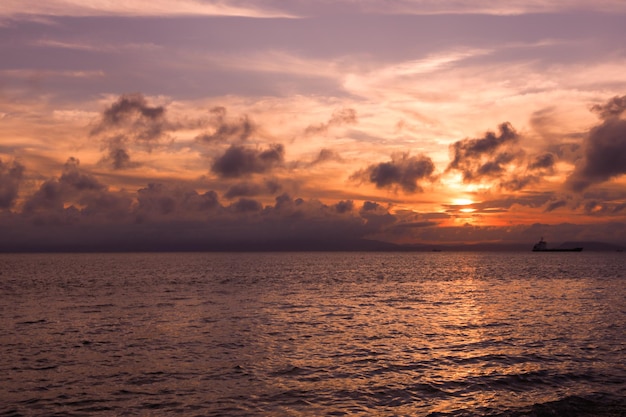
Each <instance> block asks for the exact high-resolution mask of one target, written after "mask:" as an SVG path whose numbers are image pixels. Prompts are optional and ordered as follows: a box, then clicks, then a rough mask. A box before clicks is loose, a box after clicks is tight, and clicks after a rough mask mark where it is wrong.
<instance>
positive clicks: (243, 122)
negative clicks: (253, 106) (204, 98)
mask: <svg viewBox="0 0 626 417" xmlns="http://www.w3.org/2000/svg"><path fill="white" fill-rule="evenodd" d="M210 113H211V115H212V119H211V121H210V124H211V125H212V126H213V128H214V130H213V132H211V133H202V134H201V135H198V136H197V137H196V140H198V141H200V142H205V143H213V142H227V141H234V140H236V141H241V142H243V141H245V140H247V139H249V138H250V137H251V136H252V135H253V134H255V133H256V132H257V126H256V125H255V124H254V123H253V122H252V121H251V120H250V119H249V117H248V116H247V115H244V116H242V117H241V118H240V119H239V120H237V121H229V120H227V119H226V108H225V107H221V106H219V107H214V108H213V109H211V111H210Z"/></svg>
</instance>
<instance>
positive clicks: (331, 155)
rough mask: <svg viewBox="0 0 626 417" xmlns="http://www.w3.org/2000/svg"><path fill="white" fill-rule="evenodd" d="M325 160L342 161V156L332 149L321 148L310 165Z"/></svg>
mask: <svg viewBox="0 0 626 417" xmlns="http://www.w3.org/2000/svg"><path fill="white" fill-rule="evenodd" d="M327 161H336V162H343V158H342V157H341V156H340V155H339V154H338V153H337V152H335V151H333V150H332V149H326V148H323V149H321V150H320V153H319V154H318V155H317V157H316V158H315V159H314V160H313V161H312V162H311V164H310V165H317V164H320V163H322V162H327Z"/></svg>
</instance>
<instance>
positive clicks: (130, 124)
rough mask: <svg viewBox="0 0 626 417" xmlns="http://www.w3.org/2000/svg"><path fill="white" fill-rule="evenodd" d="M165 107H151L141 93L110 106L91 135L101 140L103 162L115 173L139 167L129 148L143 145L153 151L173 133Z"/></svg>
mask: <svg viewBox="0 0 626 417" xmlns="http://www.w3.org/2000/svg"><path fill="white" fill-rule="evenodd" d="M174 129H175V127H174V126H172V125H171V124H170V123H169V122H168V121H167V118H166V109H165V107H164V106H151V105H149V104H148V101H147V100H146V98H145V97H144V96H143V95H142V94H140V93H131V94H123V95H121V96H120V97H119V98H118V99H117V100H116V101H115V102H114V103H112V104H111V105H110V106H109V107H107V108H106V109H105V110H104V111H103V112H102V115H101V117H100V121H99V123H98V124H97V125H96V126H95V127H94V128H93V129H92V130H91V135H92V136H96V137H101V140H102V143H103V148H104V149H105V150H106V152H107V153H106V155H104V156H103V157H102V159H101V160H100V162H101V163H104V164H107V165H109V166H110V167H111V168H113V169H114V170H120V169H128V168H136V167H138V166H140V165H141V164H140V163H138V162H136V161H132V160H131V156H130V148H131V147H132V146H133V145H140V146H142V147H143V148H145V149H147V150H148V151H151V150H152V148H153V147H154V146H155V145H157V144H158V143H159V141H160V140H161V139H162V138H163V137H164V136H165V135H166V133H167V132H168V131H170V130H174Z"/></svg>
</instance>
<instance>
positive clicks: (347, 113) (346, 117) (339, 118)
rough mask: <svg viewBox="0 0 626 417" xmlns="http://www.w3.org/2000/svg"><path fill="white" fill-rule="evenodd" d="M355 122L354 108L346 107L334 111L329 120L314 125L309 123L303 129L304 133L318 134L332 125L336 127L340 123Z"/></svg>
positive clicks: (351, 123) (340, 124) (348, 123)
mask: <svg viewBox="0 0 626 417" xmlns="http://www.w3.org/2000/svg"><path fill="white" fill-rule="evenodd" d="M356 123H357V114H356V110H354V109H350V108H346V109H341V110H337V111H335V112H334V113H333V114H332V116H331V117H330V120H328V122H326V123H319V124H316V125H310V126H308V127H307V128H306V129H305V130H304V134H305V135H320V134H324V133H327V132H328V130H329V129H330V128H332V127H338V126H342V125H353V124H356Z"/></svg>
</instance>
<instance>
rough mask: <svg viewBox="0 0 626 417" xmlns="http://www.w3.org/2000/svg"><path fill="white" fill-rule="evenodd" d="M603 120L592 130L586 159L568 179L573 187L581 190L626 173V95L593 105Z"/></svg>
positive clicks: (586, 150)
mask: <svg viewBox="0 0 626 417" xmlns="http://www.w3.org/2000/svg"><path fill="white" fill-rule="evenodd" d="M594 110H595V111H597V112H598V113H599V114H600V115H601V117H602V118H603V119H604V120H603V122H602V123H601V124H599V125H598V126H595V127H594V128H592V129H591V130H590V131H589V135H588V137H587V138H586V139H585V143H584V147H583V158H582V160H581V161H580V162H579V163H578V164H577V165H576V168H575V170H574V172H573V173H572V175H571V176H570V177H569V178H568V179H567V184H568V186H569V188H570V189H572V190H574V191H577V192H580V191H583V190H585V189H586V188H588V187H590V186H591V185H593V184H599V183H602V182H605V181H608V180H610V179H611V178H616V177H618V176H620V175H623V174H626V162H625V161H626V120H624V119H621V118H620V117H619V116H621V115H622V114H623V113H624V111H625V110H626V96H623V97H614V98H613V99H611V100H609V102H608V103H606V104H605V105H601V106H600V105H598V106H594Z"/></svg>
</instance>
